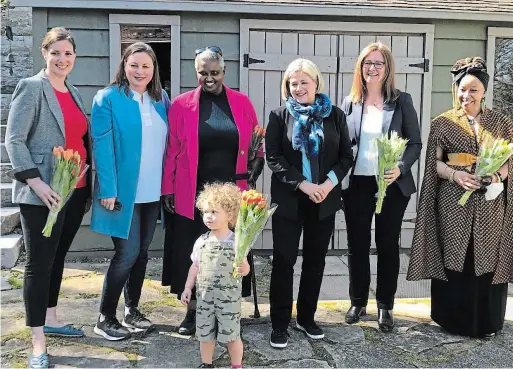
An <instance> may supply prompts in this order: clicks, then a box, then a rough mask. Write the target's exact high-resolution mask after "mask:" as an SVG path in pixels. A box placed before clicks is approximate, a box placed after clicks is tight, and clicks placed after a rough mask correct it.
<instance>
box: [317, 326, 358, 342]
mask: <svg viewBox="0 0 513 369" xmlns="http://www.w3.org/2000/svg"><path fill="white" fill-rule="evenodd" d="M322 329H323V330H324V333H325V337H324V340H323V341H322V342H323V344H324V345H328V346H329V345H333V344H337V345H339V344H342V345H355V344H363V343H364V342H365V335H364V334H363V330H362V328H361V327H359V326H356V325H347V324H340V325H338V324H337V325H334V324H333V325H329V326H322Z"/></svg>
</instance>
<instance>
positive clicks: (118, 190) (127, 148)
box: [91, 86, 169, 239]
mask: <svg viewBox="0 0 513 369" xmlns="http://www.w3.org/2000/svg"><path fill="white" fill-rule="evenodd" d="M162 94H163V96H162V100H160V101H158V102H156V101H153V106H154V107H155V109H156V110H157V112H158V113H159V115H160V116H161V117H162V119H163V120H164V122H166V124H167V115H166V102H167V101H169V99H168V97H167V94H166V93H165V92H164V91H163V92H162ZM132 97H133V94H132V93H131V92H130V95H129V96H127V95H126V94H125V92H124V90H123V89H119V88H118V87H117V86H109V87H106V88H104V89H103V90H100V91H98V93H97V94H96V96H95V97H94V100H93V108H92V111H91V136H92V141H93V157H94V162H95V165H96V178H95V186H94V187H95V188H94V196H93V206H92V209H93V212H92V218H91V229H92V230H93V231H94V232H98V233H103V234H106V235H109V236H113V237H119V238H125V239H127V238H128V234H129V232H130V224H131V221H132V214H133V211H134V203H135V193H136V190H137V182H138V180H139V166H140V163H141V142H142V122H141V114H140V111H139V104H138V103H137V102H136V101H134V100H133V99H132ZM109 197H116V198H117V200H118V201H119V202H120V203H121V205H122V209H121V211H110V210H107V209H105V208H104V207H103V206H102V205H101V204H100V199H105V198H109Z"/></svg>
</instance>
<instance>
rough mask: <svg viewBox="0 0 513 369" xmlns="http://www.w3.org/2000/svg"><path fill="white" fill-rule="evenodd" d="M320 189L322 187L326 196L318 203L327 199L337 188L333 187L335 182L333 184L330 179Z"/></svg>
mask: <svg viewBox="0 0 513 369" xmlns="http://www.w3.org/2000/svg"><path fill="white" fill-rule="evenodd" d="M319 187H320V188H321V189H322V191H323V192H324V196H322V199H321V200H320V201H318V202H317V203H320V202H323V201H324V200H325V199H326V197H328V194H329V193H330V192H331V190H332V189H333V188H334V187H335V186H334V185H333V182H331V179H329V178H328V179H326V181H324V183H323V184H321V185H320V186H319ZM314 202H315V201H314Z"/></svg>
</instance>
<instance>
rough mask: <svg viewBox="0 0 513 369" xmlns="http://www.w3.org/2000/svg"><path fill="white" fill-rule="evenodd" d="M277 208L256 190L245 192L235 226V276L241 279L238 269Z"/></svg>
mask: <svg viewBox="0 0 513 369" xmlns="http://www.w3.org/2000/svg"><path fill="white" fill-rule="evenodd" d="M276 208H277V206H273V207H270V206H269V204H268V203H267V200H266V198H265V197H264V195H262V194H261V193H259V192H257V191H255V190H249V191H244V192H243V193H242V201H241V204H240V210H239V215H238V216H237V223H236V225H235V260H234V263H233V267H234V270H233V276H234V277H235V278H240V276H239V275H238V274H237V273H236V268H237V266H238V265H240V264H241V263H242V261H243V260H244V258H245V257H246V256H247V255H248V252H249V250H250V249H251V248H252V247H253V245H254V244H255V242H256V240H257V238H258V235H259V234H260V232H262V230H263V229H264V227H265V223H267V220H268V219H269V218H270V217H271V216H272V215H273V213H274V211H275V210H276Z"/></svg>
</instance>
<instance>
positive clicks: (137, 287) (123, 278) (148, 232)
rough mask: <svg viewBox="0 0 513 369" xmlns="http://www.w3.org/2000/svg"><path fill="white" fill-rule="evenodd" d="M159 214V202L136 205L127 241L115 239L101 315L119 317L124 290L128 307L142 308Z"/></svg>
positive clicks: (105, 281) (104, 286)
mask: <svg viewBox="0 0 513 369" xmlns="http://www.w3.org/2000/svg"><path fill="white" fill-rule="evenodd" d="M159 212H160V201H156V202H149V203H144V204H135V205H134V213H133V215H132V222H131V224H130V233H129V235H128V239H124V238H118V237H112V242H113V243H114V250H115V253H114V257H113V258H112V260H111V261H110V265H109V269H108V270H107V274H106V275H105V280H104V282H103V293H102V301H101V303H100V312H101V313H102V314H104V315H111V316H115V315H116V308H117V306H118V302H119V297H120V296H121V291H123V287H124V291H125V306H127V307H137V306H138V305H139V299H140V298H141V291H142V286H143V282H144V276H145V275H146V265H147V264H148V248H149V247H150V244H151V241H152V240H153V235H154V234H155V227H156V226H157V218H158V215H159Z"/></svg>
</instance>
